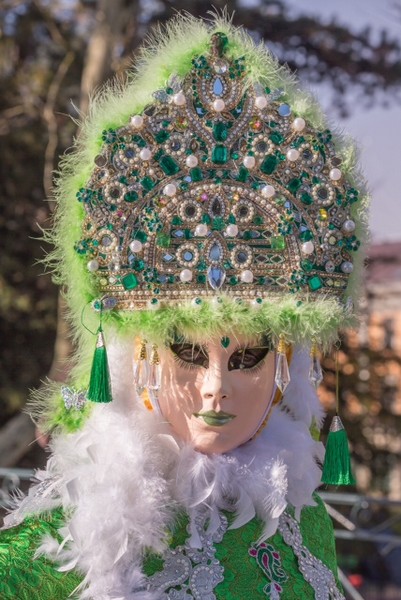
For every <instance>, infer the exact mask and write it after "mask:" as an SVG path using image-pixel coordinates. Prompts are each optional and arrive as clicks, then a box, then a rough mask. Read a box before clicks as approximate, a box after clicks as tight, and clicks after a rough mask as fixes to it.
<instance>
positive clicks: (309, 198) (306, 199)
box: [301, 192, 313, 204]
mask: <svg viewBox="0 0 401 600" xmlns="http://www.w3.org/2000/svg"><path fill="white" fill-rule="evenodd" d="M301 200H302V202H303V203H304V204H312V203H313V198H312V196H311V195H310V194H308V193H307V192H303V194H301Z"/></svg>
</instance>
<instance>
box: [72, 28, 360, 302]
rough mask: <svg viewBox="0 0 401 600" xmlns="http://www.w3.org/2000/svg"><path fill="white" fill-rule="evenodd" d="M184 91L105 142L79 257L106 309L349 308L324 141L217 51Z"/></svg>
mask: <svg viewBox="0 0 401 600" xmlns="http://www.w3.org/2000/svg"><path fill="white" fill-rule="evenodd" d="M211 40H212V43H211V48H210V52H209V53H205V55H201V56H197V57H195V58H194V59H193V61H192V69H191V71H190V73H189V74H188V75H187V76H185V77H184V78H179V77H178V76H173V77H172V78H170V80H169V81H168V82H167V85H166V88H165V89H162V90H159V91H157V92H155V93H154V94H153V96H154V102H152V103H151V104H150V105H148V106H147V107H146V108H145V110H144V111H143V113H142V114H135V115H134V116H132V118H131V120H130V122H129V123H128V124H127V125H125V126H123V127H120V128H117V129H109V130H106V131H104V132H103V142H104V143H103V146H102V149H101V152H100V153H99V154H98V156H97V157H96V159H95V165H94V169H93V172H92V175H91V177H90V180H89V181H88V183H87V185H86V187H84V188H81V189H80V191H79V192H78V195H77V196H78V200H79V201H80V202H82V203H83V205H84V208H85V214H86V218H85V221H84V225H83V235H82V239H81V240H80V241H79V242H77V244H76V251H77V252H78V253H79V254H82V255H85V257H86V260H88V269H89V271H90V272H92V273H93V277H94V279H95V281H96V288H97V291H98V292H99V293H100V294H101V295H103V297H104V298H106V299H107V301H106V302H105V305H106V306H107V305H108V307H109V308H112V307H114V306H115V307H116V308H121V309H128V310H129V309H140V308H146V307H149V306H151V307H156V306H159V305H160V304H170V303H174V302H177V301H183V300H185V299H192V300H193V301H194V302H197V303H201V302H202V298H204V297H208V296H213V295H216V293H223V294H225V295H227V296H231V297H236V298H238V297H239V298H243V299H248V300H251V299H253V300H256V301H257V302H263V298H264V297H267V296H268V297H269V298H271V297H274V296H281V295H283V294H287V293H296V294H297V297H298V296H299V297H301V298H302V297H311V296H312V297H316V298H317V297H322V296H323V297H335V298H338V299H342V297H343V296H344V292H345V289H346V287H347V282H348V278H349V274H350V273H351V272H352V270H353V258H352V256H353V252H354V251H355V250H357V249H358V247H359V244H360V243H359V241H358V239H357V238H356V236H355V233H354V230H355V222H354V221H353V219H352V216H351V207H352V204H353V203H354V202H356V201H357V200H358V191H357V190H356V189H354V188H353V187H352V185H351V184H350V183H348V182H347V181H346V180H345V177H344V176H343V174H342V172H341V158H340V157H339V156H338V155H337V154H336V149H335V146H334V143H333V140H332V134H331V132H330V130H328V129H325V130H317V129H315V128H313V127H312V126H311V125H310V124H309V123H308V122H307V121H306V120H305V119H304V118H302V117H299V116H295V115H293V113H292V107H291V106H290V104H289V103H288V102H287V101H286V97H285V94H284V92H283V91H282V90H280V89H273V90H271V89H269V88H268V87H266V84H265V83H264V82H263V84H258V83H253V84H250V83H249V81H248V79H247V77H246V75H247V61H246V59H245V58H244V57H240V58H236V59H229V58H228V57H227V56H226V54H225V48H226V45H227V37H226V36H225V35H224V34H222V33H217V34H214V35H213V36H212V38H211Z"/></svg>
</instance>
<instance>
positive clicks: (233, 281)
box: [228, 275, 238, 285]
mask: <svg viewBox="0 0 401 600" xmlns="http://www.w3.org/2000/svg"><path fill="white" fill-rule="evenodd" d="M228 283H229V284H230V285H237V283H238V279H237V278H236V277H235V275H233V276H232V277H230V279H229V280H228Z"/></svg>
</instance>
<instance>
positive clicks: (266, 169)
mask: <svg viewBox="0 0 401 600" xmlns="http://www.w3.org/2000/svg"><path fill="white" fill-rule="evenodd" d="M276 167H277V157H276V156H274V155H273V154H269V155H268V156H266V158H265V159H264V161H263V162H262V164H261V165H260V170H261V171H262V173H264V174H265V175H271V174H272V173H274V171H275V169H276Z"/></svg>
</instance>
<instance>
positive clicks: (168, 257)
mask: <svg viewBox="0 0 401 600" xmlns="http://www.w3.org/2000/svg"><path fill="white" fill-rule="evenodd" d="M163 260H164V262H171V261H172V260H174V256H173V255H172V254H164V255H163Z"/></svg>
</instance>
